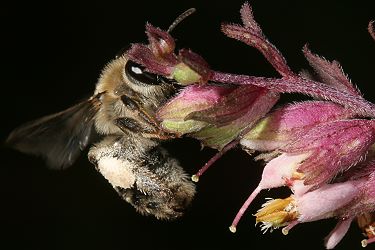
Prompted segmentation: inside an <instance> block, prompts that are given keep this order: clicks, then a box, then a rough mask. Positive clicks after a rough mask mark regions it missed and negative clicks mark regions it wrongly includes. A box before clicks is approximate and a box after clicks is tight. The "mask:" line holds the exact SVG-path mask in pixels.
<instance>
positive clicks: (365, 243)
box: [361, 238, 375, 247]
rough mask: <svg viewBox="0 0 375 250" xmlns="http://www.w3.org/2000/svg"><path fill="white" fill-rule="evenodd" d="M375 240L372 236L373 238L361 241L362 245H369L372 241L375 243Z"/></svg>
mask: <svg viewBox="0 0 375 250" xmlns="http://www.w3.org/2000/svg"><path fill="white" fill-rule="evenodd" d="M374 242H375V238H371V239H367V240H366V239H365V240H362V241H361V245H362V247H367V245H368V244H371V243H374Z"/></svg>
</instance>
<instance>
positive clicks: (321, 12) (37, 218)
mask: <svg viewBox="0 0 375 250" xmlns="http://www.w3.org/2000/svg"><path fill="white" fill-rule="evenodd" d="M51 2H52V1H51ZM252 2H253V3H252V4H253V7H254V13H255V16H256V19H257V21H258V22H259V23H260V25H261V26H262V28H263V30H264V32H265V34H266V35H267V36H268V37H269V39H270V40H271V41H272V42H274V44H275V45H276V46H277V47H278V48H279V49H280V50H281V51H282V52H283V54H284V56H285V57H286V58H287V60H288V62H289V65H290V66H291V67H292V68H293V69H294V70H296V71H298V70H300V69H301V68H305V67H307V63H306V62H305V60H304V58H303V56H302V53H301V48H302V46H303V45H304V44H305V43H306V42H308V43H309V44H310V48H311V49H312V50H313V51H314V52H316V53H319V54H321V55H324V56H325V57H326V58H328V59H337V60H339V61H340V62H341V64H342V66H343V67H344V70H345V72H346V73H348V74H349V76H350V77H351V79H352V81H353V82H354V83H356V84H358V86H359V87H360V89H361V91H362V92H363V93H364V95H365V97H366V98H367V99H369V100H370V101H375V92H373V90H374V87H373V84H374V79H375V76H374V75H373V73H374V69H375V68H374V66H375V56H374V55H375V42H374V41H372V40H371V38H370V36H369V35H368V33H367V31H366V28H367V24H368V21H369V20H371V19H375V11H374V10H375V8H373V7H374V6H372V5H373V4H371V2H373V1H367V2H366V1H288V2H287V1H270V0H268V1H264V0H263V1H260V0H257V1H252ZM241 4H242V1H237V0H236V1H227V2H225V1H217V2H216V3H214V2H213V1H174V2H172V1H150V2H149V3H146V1H125V0H123V1H119V2H113V1H103V2H101V3H96V2H91V3H86V4H84V3H80V2H78V1H77V2H62V1H61V2H59V3H58V2H56V3H55V2H53V4H52V3H50V4H48V3H35V2H32V3H26V4H22V3H20V2H17V3H14V4H13V5H3V4H2V5H3V6H2V7H1V11H0V18H1V19H0V28H1V36H0V43H1V50H2V52H1V60H2V67H1V78H0V83H1V88H2V95H1V98H0V100H1V107H2V109H1V110H2V119H1V120H2V121H1V123H2V129H1V137H0V139H1V140H3V141H4V140H5V139H6V136H7V135H8V134H9V132H10V131H11V130H12V129H13V128H14V127H16V126H18V125H19V124H21V123H23V122H25V121H28V120H31V119H35V118H37V117H40V116H43V115H46V114H50V113H53V112H57V111H60V110H63V109H65V108H67V107H68V106H69V105H72V104H74V103H76V102H77V101H79V100H81V98H82V97H87V96H89V95H90V94H91V93H92V91H93V90H94V86H95V82H96V79H97V78H98V75H99V73H100V70H101V68H102V67H103V66H104V65H105V64H106V63H107V62H108V61H109V60H111V59H112V58H113V57H114V55H115V54H116V52H117V51H118V50H119V49H121V48H122V47H123V46H125V45H127V44H129V43H131V42H142V41H145V35H144V24H145V22H146V21H149V22H151V23H152V24H154V25H156V26H159V27H162V28H165V29H166V28H167V27H168V26H169V24H170V23H171V22H172V21H173V19H174V18H175V17H176V16H177V15H178V14H180V13H181V12H183V11H184V10H186V9H187V8H189V7H196V8H197V10H198V11H197V13H196V14H194V15H193V16H192V17H190V18H188V19H187V20H186V21H184V22H183V23H182V24H180V26H179V27H178V28H177V29H176V30H175V31H174V32H173V36H174V37H175V38H176V39H177V44H178V46H179V47H180V48H181V47H185V48H191V49H193V50H194V51H195V52H197V53H199V54H201V55H202V56H204V57H205V58H206V60H207V61H208V62H209V63H210V65H211V66H212V68H214V69H216V70H222V71H227V72H237V73H246V74H250V75H257V76H277V74H276V73H275V72H274V71H273V69H272V68H271V66H270V65H269V64H267V62H266V61H265V60H264V59H263V58H262V56H261V55H260V54H259V53H258V52H257V51H256V50H254V49H252V48H249V47H247V46H246V45H244V44H242V43H239V42H237V41H234V40H231V39H228V38H226V37H225V36H224V35H223V34H221V33H220V30H219V25H220V22H221V21H229V22H239V13H238V10H239V9H240V7H241ZM295 97H296V99H294V100H300V99H302V97H300V96H295ZM172 148H173V151H174V154H175V155H176V157H178V158H179V159H180V160H181V162H182V164H183V165H184V166H185V168H186V170H187V171H188V172H189V173H191V174H192V173H194V172H195V171H196V170H198V169H199V167H200V166H201V165H203V164H204V162H205V161H207V160H208V159H209V157H210V156H212V155H213V153H214V151H213V150H208V149H205V150H203V151H200V146H199V143H198V142H195V141H193V140H180V141H177V142H174V144H173V147H172ZM85 153H86V152H85ZM0 170H1V171H0V178H1V181H0V198H1V202H0V227H1V229H2V233H0V249H132V248H139V249H162V248H163V249H178V248H181V249H185V248H186V249H188V248H189V249H199V248H202V249H203V248H204V249H214V248H216V249H217V248H224V247H225V248H230V249H260V248H262V249H269V248H271V247H278V248H280V249H286V248H288V249H300V248H305V247H309V248H312V249H323V238H324V236H325V235H327V234H328V233H329V231H330V230H331V229H332V228H333V227H334V225H335V221H333V220H326V221H319V222H314V223H307V224H303V225H299V226H297V227H296V228H295V229H293V230H292V231H291V232H290V234H289V235H288V236H283V235H282V234H281V231H280V230H276V231H275V232H273V233H272V234H270V233H267V234H264V235H263V234H262V233H261V231H260V229H259V227H254V222H255V220H254V218H253V217H252V216H251V214H253V213H255V212H256V210H257V209H258V208H259V207H260V205H261V204H262V203H263V202H264V198H265V197H276V196H279V197H280V196H281V197H285V196H286V195H287V192H285V190H276V191H271V192H269V193H266V192H263V193H262V194H261V195H260V196H259V197H258V198H257V199H256V201H255V202H254V204H253V206H252V207H251V208H250V210H249V211H248V213H247V214H246V216H245V217H244V218H243V220H242V221H241V223H240V224H239V226H238V228H237V233H236V234H232V233H230V232H229V230H228V226H229V225H230V223H231V221H232V219H233V217H234V215H235V214H236V212H237V210H238V208H239V207H240V206H241V204H242V202H243V201H244V199H245V198H246V197H247V196H248V194H249V192H250V191H251V190H252V189H253V188H254V187H255V186H256V183H257V181H259V178H260V175H261V166H260V164H258V163H254V162H253V161H252V160H251V157H249V156H247V155H246V154H245V153H244V152H241V151H239V150H233V151H231V152H229V153H227V154H226V155H225V156H224V157H223V158H222V159H221V160H219V161H218V162H217V163H216V164H215V166H214V168H212V169H211V170H209V171H208V172H207V174H206V175H205V176H204V177H202V178H201V181H200V182H199V183H198V187H197V189H198V193H197V196H196V199H195V201H194V203H193V206H192V207H191V209H190V210H189V211H188V213H187V214H186V216H184V217H183V218H182V219H180V220H178V221H173V222H165V221H157V220H156V219H154V218H152V217H143V216H141V215H139V214H137V213H136V212H135V211H134V209H133V208H132V207H130V205H128V204H127V203H126V202H124V201H122V200H121V199H120V198H119V197H118V196H117V194H116V193H115V192H114V190H113V189H112V188H111V186H110V185H109V184H108V183H107V182H106V180H105V179H104V178H103V177H102V176H101V175H100V174H99V173H97V172H96V170H95V169H94V168H93V166H92V165H91V164H90V163H89V162H88V161H87V159H86V156H85V154H83V155H82V156H81V157H80V158H79V160H78V161H77V163H76V164H75V165H74V166H73V167H72V168H70V169H68V170H66V171H62V172H58V171H51V170H48V169H47V168H45V167H44V163H43V162H42V160H40V159H38V158H34V157H30V156H26V155H23V154H20V153H18V152H15V151H12V150H10V149H6V148H2V149H1V169H0ZM361 239H362V236H361V234H360V231H359V229H358V228H357V227H356V225H354V224H353V226H352V228H351V229H350V231H349V233H348V235H347V236H346V237H345V238H344V239H343V241H342V242H341V243H340V245H339V246H338V248H337V249H359V248H360V240H361ZM370 248H374V246H370V247H369V249H370Z"/></svg>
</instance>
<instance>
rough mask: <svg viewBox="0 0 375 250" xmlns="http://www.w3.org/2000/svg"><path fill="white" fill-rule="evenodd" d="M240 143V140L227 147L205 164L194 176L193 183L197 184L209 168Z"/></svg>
mask: <svg viewBox="0 0 375 250" xmlns="http://www.w3.org/2000/svg"><path fill="white" fill-rule="evenodd" d="M238 143H239V140H235V141H232V142H231V143H228V144H227V145H225V147H224V148H223V149H222V150H220V151H219V152H217V153H216V154H215V155H214V156H213V157H212V158H211V159H210V160H209V161H208V162H207V163H206V164H204V166H203V167H202V168H201V169H199V170H198V172H197V173H196V174H195V175H193V177H192V179H193V181H195V182H197V181H198V180H199V177H200V176H202V175H203V173H204V172H206V171H207V169H208V168H209V167H211V166H212V165H213V164H214V163H215V162H216V161H217V160H218V159H220V157H222V156H223V155H224V154H225V153H226V152H228V151H229V150H230V149H232V148H234V147H235V146H236V145H237V144H238Z"/></svg>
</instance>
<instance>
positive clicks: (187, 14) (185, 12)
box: [167, 8, 196, 33]
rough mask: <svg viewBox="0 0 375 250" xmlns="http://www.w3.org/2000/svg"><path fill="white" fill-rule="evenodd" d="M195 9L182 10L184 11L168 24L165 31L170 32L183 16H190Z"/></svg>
mask: <svg viewBox="0 0 375 250" xmlns="http://www.w3.org/2000/svg"><path fill="white" fill-rule="evenodd" d="M195 11H196V9H195V8H190V9H188V10H186V11H184V13H182V14H181V15H179V16H178V17H177V18H176V19H175V20H174V21H173V23H172V24H171V25H170V26H169V28H168V30H167V32H168V33H170V32H171V31H172V30H173V29H174V28H176V26H177V25H178V24H179V23H181V22H182V21H183V20H184V19H185V18H187V17H188V16H190V15H191V14H193V13H194V12H195Z"/></svg>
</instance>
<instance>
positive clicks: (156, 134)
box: [119, 95, 178, 140]
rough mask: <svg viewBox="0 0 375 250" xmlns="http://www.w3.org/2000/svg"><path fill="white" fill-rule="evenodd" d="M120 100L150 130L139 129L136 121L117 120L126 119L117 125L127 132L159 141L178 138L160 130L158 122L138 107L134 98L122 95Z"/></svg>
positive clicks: (128, 119)
mask: <svg viewBox="0 0 375 250" xmlns="http://www.w3.org/2000/svg"><path fill="white" fill-rule="evenodd" d="M121 100H122V102H123V103H124V105H125V106H126V107H127V108H128V109H130V110H132V111H133V112H135V113H136V115H137V116H138V117H140V118H141V119H142V120H143V122H145V123H146V124H148V125H149V126H150V127H151V128H152V129H149V130H147V129H141V126H140V124H139V123H138V122H137V121H135V120H133V119H130V118H119V119H126V120H123V121H119V123H120V124H122V127H125V128H127V129H128V130H130V131H132V132H135V133H136V132H138V133H139V132H143V133H145V134H148V137H151V138H158V139H161V140H166V139H171V138H176V137H178V136H177V135H175V134H171V133H167V132H165V131H163V130H162V129H161V128H160V126H159V123H158V121H157V120H156V119H155V118H154V117H153V116H152V115H150V114H149V113H148V112H147V111H146V110H145V109H144V108H143V107H142V106H141V105H139V103H138V101H137V100H135V98H132V97H129V96H127V95H122V96H121ZM120 128H121V127H120ZM121 129H122V128H121Z"/></svg>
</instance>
